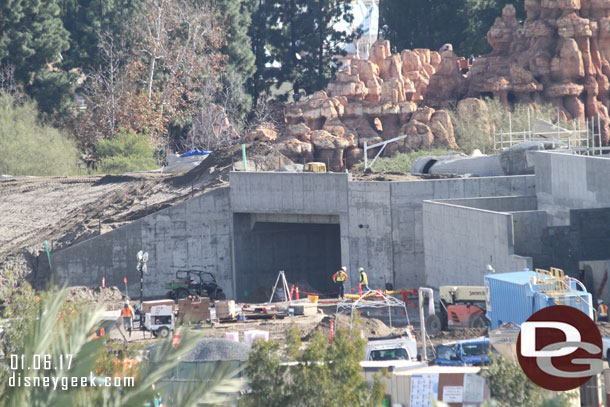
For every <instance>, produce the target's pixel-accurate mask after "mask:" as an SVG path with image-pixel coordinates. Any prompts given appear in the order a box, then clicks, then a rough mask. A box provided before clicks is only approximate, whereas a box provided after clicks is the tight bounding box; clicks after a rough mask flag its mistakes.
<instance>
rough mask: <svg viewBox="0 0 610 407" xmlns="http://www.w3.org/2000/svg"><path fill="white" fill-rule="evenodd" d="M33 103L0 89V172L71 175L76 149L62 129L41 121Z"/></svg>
mask: <svg viewBox="0 0 610 407" xmlns="http://www.w3.org/2000/svg"><path fill="white" fill-rule="evenodd" d="M38 117H39V112H38V108H37V106H36V103H35V102H33V101H32V100H30V99H28V98H26V97H25V96H22V95H18V94H16V95H12V94H9V93H6V92H2V91H0V174H10V175H45V176H49V175H71V174H74V173H76V172H77V163H78V156H79V154H78V149H77V148H76V144H75V142H74V141H73V140H72V139H71V138H70V137H69V136H67V135H66V134H65V133H63V132H62V131H60V130H58V129H56V128H54V127H51V126H48V125H45V124H42V123H41V122H40V121H39V119H38Z"/></svg>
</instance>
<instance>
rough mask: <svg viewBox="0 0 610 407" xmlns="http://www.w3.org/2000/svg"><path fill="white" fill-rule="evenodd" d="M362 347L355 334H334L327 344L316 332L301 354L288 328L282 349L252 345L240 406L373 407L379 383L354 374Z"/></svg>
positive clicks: (295, 335) (295, 332) (274, 345)
mask: <svg viewBox="0 0 610 407" xmlns="http://www.w3.org/2000/svg"><path fill="white" fill-rule="evenodd" d="M365 343H366V341H365V340H364V339H362V338H360V336H359V335H358V333H357V330H350V331H345V330H338V331H337V335H336V336H335V342H334V345H333V346H331V345H330V344H329V342H328V340H327V339H326V338H325V337H324V336H323V335H322V334H321V333H319V332H317V333H315V334H314V335H313V336H312V339H311V341H310V343H309V344H308V345H307V347H306V348H305V349H304V350H303V351H302V352H301V351H299V348H300V345H301V343H300V338H299V332H298V329H297V328H296V327H294V326H292V327H291V328H290V329H289V330H288V332H287V340H286V346H285V347H284V348H283V349H282V347H281V346H280V344H279V343H278V342H274V341H271V342H268V343H267V342H260V341H259V342H256V343H255V345H254V347H253V350H252V353H251V354H250V357H249V359H248V364H247V367H246V374H247V376H248V378H249V380H250V389H251V392H250V393H248V394H247V395H246V396H244V397H243V398H242V400H240V406H244V407H248V406H269V407H280V406H286V405H290V406H296V407H301V406H303V407H305V406H336V407H357V406H362V407H364V406H367V407H372V406H378V405H379V404H380V403H381V399H382V398H383V394H384V387H383V384H382V383H381V381H380V380H379V378H375V382H374V383H373V385H372V386H369V385H367V383H366V382H365V380H364V377H363V376H362V375H361V374H360V373H361V371H362V368H361V366H360V361H361V360H363V358H364V346H365ZM282 351H283V356H282ZM283 362H284V363H283Z"/></svg>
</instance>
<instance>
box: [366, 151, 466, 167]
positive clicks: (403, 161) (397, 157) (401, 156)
mask: <svg viewBox="0 0 610 407" xmlns="http://www.w3.org/2000/svg"><path fill="white" fill-rule="evenodd" d="M451 152H455V151H454V150H443V149H435V150H420V151H411V152H409V153H397V154H394V155H393V156H392V157H383V158H381V157H380V158H378V159H377V160H375V164H374V165H373V167H372V168H373V170H374V171H376V172H406V173H409V172H411V164H413V160H415V159H416V158H418V157H422V156H429V155H445V154H449V153H451ZM371 160H372V159H370V160H369V163H370V162H371ZM356 167H358V170H360V172H362V171H363V170H364V163H363V162H362V163H360V164H358V165H357V166H356Z"/></svg>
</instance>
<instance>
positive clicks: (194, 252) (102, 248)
mask: <svg viewBox="0 0 610 407" xmlns="http://www.w3.org/2000/svg"><path fill="white" fill-rule="evenodd" d="M140 249H144V250H146V251H148V253H149V255H150V258H149V261H148V273H147V274H146V275H145V277H144V293H145V295H162V294H164V293H165V292H166V291H165V288H164V285H165V282H166V281H168V280H171V279H173V278H174V275H175V272H176V271H177V270H180V269H189V268H193V269H200V270H201V269H203V270H206V271H210V272H213V273H215V275H216V278H217V280H218V282H219V284H220V285H221V287H222V288H223V289H224V290H225V292H226V294H227V296H228V297H232V296H233V271H232V264H231V263H232V238H231V212H230V210H229V191H228V188H221V189H217V190H214V191H212V192H209V193H207V194H205V195H202V196H198V197H195V198H193V199H189V200H188V201H185V202H183V203H180V204H177V205H174V206H172V207H169V208H166V209H164V210H161V211H159V212H156V213H154V214H152V215H149V216H147V217H145V218H142V219H139V220H137V221H135V222H133V223H130V224H128V225H125V226H123V227H120V228H118V229H115V230H113V231H112V232H108V233H105V234H103V235H100V236H97V237H94V238H92V239H89V240H86V241H84V242H82V243H79V244H77V245H74V246H71V247H69V248H67V249H64V250H60V251H57V252H54V253H53V254H52V263H53V267H54V272H55V275H56V277H57V279H58V280H59V282H60V283H62V282H64V281H67V282H68V283H69V284H71V285H88V286H99V285H101V279H102V276H105V277H106V284H107V285H116V286H117V287H120V288H121V290H124V288H123V287H124V284H123V278H124V277H127V281H128V288H129V293H130V294H131V295H132V296H137V295H139V290H140V276H139V273H138V272H137V271H136V264H137V262H136V253H137V252H138V251H139V250H140Z"/></svg>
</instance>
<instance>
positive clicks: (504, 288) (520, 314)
mask: <svg viewBox="0 0 610 407" xmlns="http://www.w3.org/2000/svg"><path fill="white" fill-rule="evenodd" d="M553 270H558V269H553ZM559 271H561V270H559ZM561 275H563V272H561ZM558 287H560V288H561V289H559V288H558ZM485 289H486V295H487V298H486V303H487V304H486V308H487V318H489V320H490V321H491V328H492V329H496V328H497V327H499V326H500V325H502V324H503V323H506V322H513V323H516V324H519V325H521V324H522V323H523V322H525V321H526V320H527V319H528V318H529V317H530V316H531V315H532V314H534V313H535V312H536V311H538V310H541V309H542V308H546V307H550V306H552V305H567V306H571V307H574V308H578V309H579V310H581V311H582V312H584V313H585V314H587V315H588V316H589V317H590V318H591V319H593V305H592V304H593V302H592V297H591V294H590V293H588V292H587V291H586V289H585V287H584V286H583V285H582V284H581V283H580V282H579V281H578V280H576V279H573V278H571V277H562V278H558V277H555V276H553V275H552V274H551V273H549V272H546V271H544V270H537V271H535V272H534V271H531V270H528V269H525V270H523V271H519V272H515V273H502V274H488V275H486V276H485Z"/></svg>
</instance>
